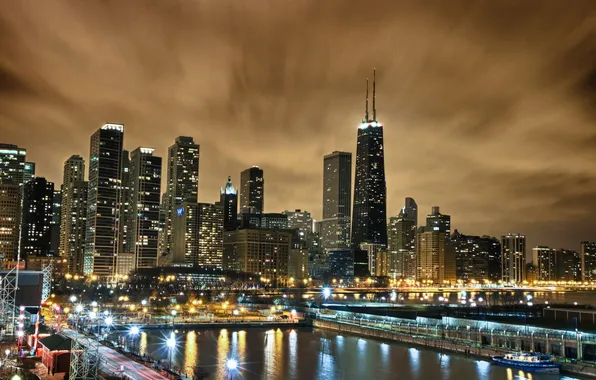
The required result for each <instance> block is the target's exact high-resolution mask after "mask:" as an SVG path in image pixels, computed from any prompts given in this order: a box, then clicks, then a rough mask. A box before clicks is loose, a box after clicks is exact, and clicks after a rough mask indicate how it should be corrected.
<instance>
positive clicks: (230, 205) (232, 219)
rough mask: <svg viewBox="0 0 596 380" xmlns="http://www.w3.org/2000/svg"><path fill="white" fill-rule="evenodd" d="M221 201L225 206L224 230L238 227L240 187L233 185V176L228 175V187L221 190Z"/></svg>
mask: <svg viewBox="0 0 596 380" xmlns="http://www.w3.org/2000/svg"><path fill="white" fill-rule="evenodd" d="M219 203H220V205H221V206H222V207H223V213H224V214H223V218H224V222H223V224H224V231H233V230H235V229H237V228H238V225H239V223H238V189H235V188H234V186H233V185H232V177H228V182H227V183H226V187H225V188H223V189H221V190H220V192H219Z"/></svg>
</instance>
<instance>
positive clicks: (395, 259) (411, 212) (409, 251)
mask: <svg viewBox="0 0 596 380" xmlns="http://www.w3.org/2000/svg"><path fill="white" fill-rule="evenodd" d="M417 220H418V206H417V205H416V202H415V201H414V199H412V198H406V201H405V206H404V207H403V208H402V209H401V211H400V212H399V215H398V216H393V217H391V218H390V219H389V226H388V234H389V236H388V240H389V247H388V275H389V276H390V277H393V278H406V279H414V278H416V230H417V228H418V227H417Z"/></svg>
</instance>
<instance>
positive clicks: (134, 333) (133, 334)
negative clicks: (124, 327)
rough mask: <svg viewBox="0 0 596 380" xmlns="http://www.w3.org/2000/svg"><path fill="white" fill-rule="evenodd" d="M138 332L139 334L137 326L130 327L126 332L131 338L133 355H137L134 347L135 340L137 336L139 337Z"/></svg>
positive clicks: (135, 344)
mask: <svg viewBox="0 0 596 380" xmlns="http://www.w3.org/2000/svg"><path fill="white" fill-rule="evenodd" d="M139 332H140V330H139V328H138V326H132V327H131V328H130V330H129V331H128V334H129V335H130V336H131V337H132V348H133V353H135V354H136V353H137V352H136V351H137V350H136V346H137V343H136V342H137V339H136V338H137V335H139Z"/></svg>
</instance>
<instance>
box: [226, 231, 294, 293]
mask: <svg viewBox="0 0 596 380" xmlns="http://www.w3.org/2000/svg"><path fill="white" fill-rule="evenodd" d="M291 244H292V231H288V230H286V231H283V230H270V229H240V230H236V231H229V232H226V233H225V238H224V265H223V266H224V269H229V270H236V271H240V272H247V273H252V274H255V275H258V276H260V278H261V280H262V281H263V282H265V283H267V284H270V285H273V286H284V285H285V284H287V281H288V279H289V277H288V260H289V254H290V249H291Z"/></svg>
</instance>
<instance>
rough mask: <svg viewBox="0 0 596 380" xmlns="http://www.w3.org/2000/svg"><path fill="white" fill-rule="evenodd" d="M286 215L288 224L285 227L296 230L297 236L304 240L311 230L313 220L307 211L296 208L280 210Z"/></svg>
mask: <svg viewBox="0 0 596 380" xmlns="http://www.w3.org/2000/svg"><path fill="white" fill-rule="evenodd" d="M282 214H284V215H285V216H286V217H287V220H288V224H287V227H286V228H289V229H291V230H296V232H297V233H298V238H299V239H300V240H301V241H306V240H307V238H308V237H309V235H310V234H312V232H313V221H312V217H311V215H310V212H308V211H302V210H300V209H296V210H294V211H288V210H285V211H283V212H282Z"/></svg>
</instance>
